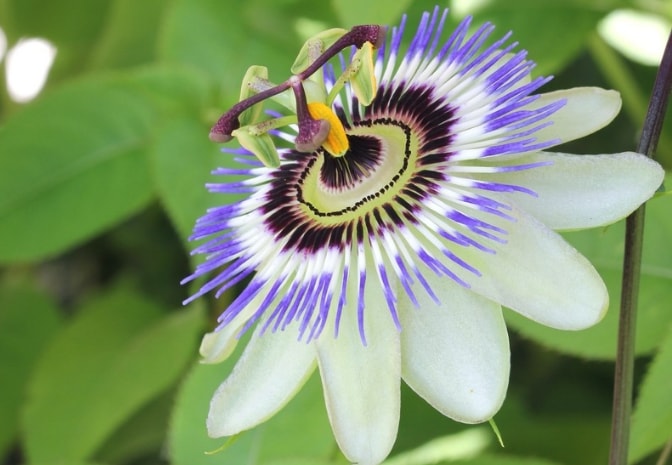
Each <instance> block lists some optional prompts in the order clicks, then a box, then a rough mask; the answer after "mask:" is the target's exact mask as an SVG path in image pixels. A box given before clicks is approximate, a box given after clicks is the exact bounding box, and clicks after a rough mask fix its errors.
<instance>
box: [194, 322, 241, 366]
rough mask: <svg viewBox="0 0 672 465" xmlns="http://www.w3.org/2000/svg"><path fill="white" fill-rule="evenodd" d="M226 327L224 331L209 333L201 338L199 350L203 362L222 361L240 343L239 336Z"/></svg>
mask: <svg viewBox="0 0 672 465" xmlns="http://www.w3.org/2000/svg"><path fill="white" fill-rule="evenodd" d="M228 329H229V328H225V329H224V330H222V331H214V332H211V333H207V334H205V335H204V336H203V340H201V347H200V349H199V352H200V354H201V357H203V358H202V359H201V363H205V364H215V363H221V362H223V361H224V360H226V359H227V358H229V356H230V355H231V354H232V353H233V351H234V350H235V348H236V345H237V343H238V338H236V336H235V335H234V334H231V331H230V330H229V331H227V330H228Z"/></svg>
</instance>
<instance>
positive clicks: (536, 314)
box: [471, 207, 609, 330]
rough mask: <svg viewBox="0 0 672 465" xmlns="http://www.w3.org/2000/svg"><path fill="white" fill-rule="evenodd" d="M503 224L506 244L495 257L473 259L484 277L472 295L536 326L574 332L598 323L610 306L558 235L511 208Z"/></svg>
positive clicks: (590, 271) (597, 280) (589, 270)
mask: <svg viewBox="0 0 672 465" xmlns="http://www.w3.org/2000/svg"><path fill="white" fill-rule="evenodd" d="M511 215H512V216H513V217H515V221H514V222H502V223H500V226H502V227H506V228H507V242H506V243H505V244H500V245H497V246H495V249H496V253H494V254H480V255H478V256H474V265H475V266H476V267H477V268H478V269H480V270H484V273H483V276H482V277H481V278H479V279H475V280H473V281H472V282H471V284H472V290H473V291H475V292H477V293H479V294H481V295H483V296H485V297H487V298H489V299H491V300H493V301H495V302H499V303H500V304H502V305H503V306H506V307H509V308H511V309H512V310H515V311H517V312H518V313H520V314H521V315H524V316H526V317H528V318H530V319H532V320H534V321H537V322H538V323H541V324H543V325H546V326H550V327H552V328H556V329H564V330H579V329H585V328H588V327H590V326H593V325H594V324H596V323H598V322H599V321H600V320H601V319H602V317H603V316H604V314H605V312H606V309H607V307H608V305H609V294H608V293H607V288H606V286H605V285H604V282H603V281H602V278H601V277H600V275H599V274H598V273H597V271H596V270H595V268H594V267H593V266H592V265H591V264H590V262H589V261H588V260H587V259H586V258H585V257H583V256H582V255H581V254H580V253H579V252H577V251H576V249H574V248H573V247H572V246H570V245H569V244H568V243H567V242H566V241H565V240H564V239H563V238H562V237H561V236H560V235H559V234H557V233H556V232H554V231H552V230H550V229H549V228H548V227H547V226H545V225H544V224H542V223H540V222H539V221H538V220H537V219H536V218H534V217H532V216H530V215H529V214H527V213H526V212H524V211H522V210H519V209H517V208H515V207H512V210H511Z"/></svg>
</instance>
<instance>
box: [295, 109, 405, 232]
mask: <svg viewBox="0 0 672 465" xmlns="http://www.w3.org/2000/svg"><path fill="white" fill-rule="evenodd" d="M364 123H365V124H362V125H360V126H354V127H352V128H349V129H348V130H347V133H348V140H349V142H350V149H349V150H348V151H347V152H346V153H345V155H344V156H343V157H338V158H336V157H333V156H331V155H330V154H329V153H327V152H325V151H319V152H317V153H316V154H315V156H314V157H313V158H312V160H311V161H310V162H309V163H308V166H306V169H305V171H304V174H303V176H302V177H301V178H300V180H299V186H298V194H299V195H298V199H299V202H301V203H302V204H303V206H304V208H305V213H306V214H308V215H309V216H313V217H317V218H316V219H318V218H319V220H320V222H322V223H324V222H325V220H327V222H328V223H331V222H332V221H333V222H334V223H337V222H342V221H347V220H350V219H352V218H354V217H355V216H362V214H364V213H366V212H368V211H370V210H372V209H374V208H376V207H379V206H381V205H383V204H385V203H387V202H389V201H391V200H392V199H393V198H394V197H395V196H396V195H397V194H398V192H399V189H400V186H404V185H405V184H406V182H407V181H408V179H409V177H410V172H409V171H410V170H409V166H413V164H414V161H415V160H412V158H414V157H415V154H416V153H417V138H415V137H414V136H413V134H412V132H411V129H410V128H409V127H407V126H405V125H404V124H403V123H399V122H397V121H392V120H389V119H380V120H373V121H365V122H364ZM329 220H331V221H329Z"/></svg>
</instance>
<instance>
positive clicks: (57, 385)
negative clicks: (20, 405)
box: [24, 288, 202, 462]
mask: <svg viewBox="0 0 672 465" xmlns="http://www.w3.org/2000/svg"><path fill="white" fill-rule="evenodd" d="M161 313H162V312H161V310H160V309H159V308H157V307H156V306H155V305H154V304H152V303H151V302H149V301H146V300H145V299H143V298H141V297H140V296H138V295H137V294H135V293H133V292H131V291H129V290H127V289H125V288H120V289H117V290H116V291H115V292H113V293H110V294H108V295H105V296H103V297H101V298H99V299H96V300H93V301H91V302H90V303H89V304H88V305H86V307H85V308H83V309H82V310H81V313H80V314H79V315H78V316H77V317H76V318H75V319H74V320H73V321H72V322H71V324H70V325H69V326H68V327H66V328H65V329H64V330H63V331H62V332H61V333H60V334H59V335H58V336H57V337H56V338H55V339H54V341H53V343H52V344H50V346H49V348H48V349H47V351H46V352H45V355H44V357H42V359H41V360H40V363H39V366H38V367H37V369H36V372H35V375H34V377H33V378H32V379H31V384H30V396H29V399H30V402H29V403H28V405H27V407H26V409H25V412H24V425H25V450H26V454H27V456H28V458H29V459H30V461H31V462H39V461H49V460H83V459H86V458H89V457H91V454H92V453H93V452H95V450H96V449H97V448H98V447H100V445H101V444H102V443H103V442H104V441H105V439H106V438H107V437H108V436H109V435H110V434H112V433H113V432H114V431H115V429H116V428H118V427H119V426H120V425H121V424H123V422H124V421H125V420H126V419H127V418H129V417H130V416H131V415H132V414H133V413H134V412H136V411H137V410H138V409H139V408H140V407H142V406H143V405H144V404H145V403H146V402H148V401H149V400H150V399H151V398H152V397H154V396H155V395H157V394H159V393H161V392H162V391H164V390H165V389H167V388H168V387H169V386H170V385H171V384H172V383H174V382H175V380H176V378H177V376H179V375H180V374H181V373H182V370H183V369H184V367H185V365H186V363H187V362H188V361H189V360H190V359H192V357H193V355H194V353H195V351H196V348H195V346H196V342H197V334H198V332H199V331H200V327H201V323H202V320H201V315H200V313H199V312H198V309H197V307H195V306H194V307H193V308H192V310H189V311H181V312H177V313H175V314H173V315H170V316H167V317H164V318H162V317H161ZM64 424H67V428H64V427H63V425H64Z"/></svg>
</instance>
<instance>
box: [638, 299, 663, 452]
mask: <svg viewBox="0 0 672 465" xmlns="http://www.w3.org/2000/svg"><path fill="white" fill-rule="evenodd" d="M668 310H669V306H668ZM671 392H672V326H669V325H668V327H667V335H666V336H665V339H664V340H663V343H662V344H661V345H660V348H659V349H658V353H657V354H656V357H655V358H654V359H653V362H652V363H651V365H650V366H649V368H648V372H647V374H646V377H645V378H644V381H643V382H642V385H641V387H640V392H639V397H638V399H637V403H636V406H635V411H634V414H633V417H632V432H631V434H632V438H631V442H630V456H629V461H630V462H631V463H632V462H637V461H639V460H640V459H642V458H644V457H645V456H646V455H648V454H650V453H651V452H653V451H655V450H656V449H658V448H660V447H662V446H663V445H664V444H665V443H666V442H668V441H669V440H670V439H672V402H670V393H671Z"/></svg>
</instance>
